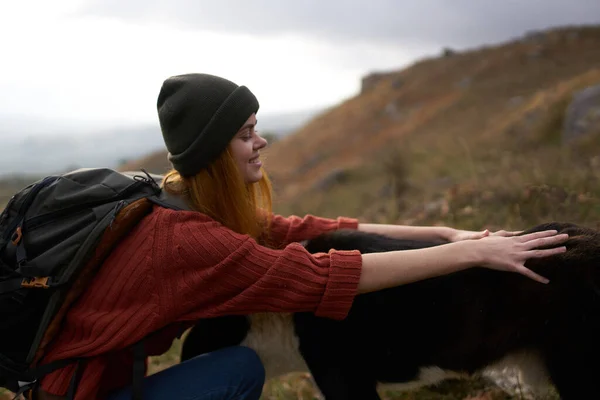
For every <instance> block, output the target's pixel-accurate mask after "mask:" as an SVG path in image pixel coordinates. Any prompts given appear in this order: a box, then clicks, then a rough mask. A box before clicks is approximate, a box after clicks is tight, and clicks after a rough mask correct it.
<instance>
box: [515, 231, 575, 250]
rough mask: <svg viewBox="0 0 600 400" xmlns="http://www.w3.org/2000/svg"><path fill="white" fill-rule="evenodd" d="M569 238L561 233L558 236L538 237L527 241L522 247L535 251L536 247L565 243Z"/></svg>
mask: <svg viewBox="0 0 600 400" xmlns="http://www.w3.org/2000/svg"><path fill="white" fill-rule="evenodd" d="M568 238H569V235H567V234H566V233H561V234H560V235H555V236H549V237H540V238H536V239H532V240H529V241H528V242H526V243H524V245H525V246H526V247H527V248H528V249H535V248H538V247H545V246H552V245H557V244H560V243H563V242H565V241H566V240H567V239H568Z"/></svg>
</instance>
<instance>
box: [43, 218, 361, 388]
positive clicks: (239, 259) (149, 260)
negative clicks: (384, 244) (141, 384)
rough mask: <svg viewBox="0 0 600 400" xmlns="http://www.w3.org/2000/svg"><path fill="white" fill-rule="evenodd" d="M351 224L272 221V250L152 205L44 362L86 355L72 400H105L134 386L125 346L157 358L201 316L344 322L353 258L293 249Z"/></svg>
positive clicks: (57, 378) (60, 378) (62, 381)
mask: <svg viewBox="0 0 600 400" xmlns="http://www.w3.org/2000/svg"><path fill="white" fill-rule="evenodd" d="M357 225H358V224H357V221H356V220H354V219H349V218H343V217H340V218H338V219H335V220H334V219H325V218H319V217H314V216H311V215H308V216H306V217H304V218H299V217H295V216H292V217H288V218H284V217H281V216H277V215H276V216H274V217H273V219H272V224H271V229H270V230H271V240H272V241H273V242H274V243H273V244H274V245H275V246H273V247H275V249H273V248H267V247H263V246H261V245H259V244H258V243H257V242H256V241H255V240H254V239H252V238H251V237H249V236H247V235H240V234H237V233H235V232H233V231H231V230H229V229H228V228H226V227H224V226H222V225H221V224H219V223H218V222H216V221H215V220H213V219H211V218H209V217H208V216H206V215H204V214H202V213H197V212H189V211H173V210H169V209H165V208H161V207H155V208H154V209H153V210H152V212H151V213H150V214H149V215H148V216H146V217H144V219H142V221H140V223H139V224H138V225H137V226H136V227H135V228H134V229H133V230H132V231H131V233H130V234H129V235H128V236H127V237H126V238H125V239H123V240H122V241H121V242H120V243H119V245H118V246H117V247H116V248H115V249H114V250H113V252H112V253H111V254H110V256H109V257H108V258H107V259H106V261H105V262H104V264H103V266H102V268H101V269H100V271H99V272H98V274H97V276H96V277H95V279H94V281H93V282H92V283H91V285H90V286H89V287H88V289H87V290H86V291H85V292H84V293H83V294H82V295H81V297H80V298H79V299H78V301H77V302H76V303H75V304H74V305H73V306H72V308H71V309H70V310H69V312H68V313H67V315H66V317H65V320H64V325H63V327H62V330H61V332H60V334H59V335H58V337H57V338H56V339H55V341H54V342H53V343H51V344H50V346H49V349H48V352H47V354H46V356H45V357H44V359H43V363H46V362H51V361H55V360H59V359H65V358H72V357H85V363H84V364H83V367H84V369H83V373H82V375H81V380H80V383H79V386H78V390H77V394H76V397H75V398H76V400H82V399H86V400H89V399H102V398H104V397H105V396H106V395H107V394H108V393H110V392H111V391H114V390H116V389H118V388H121V387H124V386H126V385H128V384H131V380H132V363H133V357H132V352H131V348H130V346H131V345H132V344H134V343H136V342H138V341H139V340H141V339H142V338H145V342H144V343H145V347H146V352H147V354H148V355H159V354H162V353H164V352H165V351H167V350H168V349H169V347H170V346H171V344H172V342H173V340H174V339H175V338H176V337H177V336H179V335H180V334H181V333H182V332H183V330H185V329H187V328H189V327H190V326H192V325H193V324H194V321H196V320H198V319H200V318H207V317H217V316H223V315H231V314H251V313H255V312H266V311H272V312H305V311H308V312H314V313H316V314H317V315H319V316H324V317H329V318H333V319H343V318H344V317H345V316H346V315H347V312H348V310H349V309H350V306H351V304H352V301H353V299H354V296H355V294H356V290H357V286H358V281H359V277H360V271H361V268H362V258H361V255H360V253H359V252H358V251H335V250H332V251H330V252H329V253H327V254H325V253H320V254H310V253H308V252H307V251H306V250H305V249H304V248H303V247H302V246H301V245H300V244H298V243H295V242H298V241H301V240H306V239H309V238H311V237H314V236H317V235H319V234H321V233H325V232H328V231H332V230H336V229H340V228H353V229H356V227H357ZM74 370H75V366H74V365H70V366H68V367H65V368H63V369H60V370H57V371H55V372H53V373H51V374H49V375H48V376H46V377H45V378H44V379H43V380H42V382H41V387H42V389H44V390H45V391H46V392H48V393H51V394H56V395H64V394H65V393H66V392H67V389H68V386H69V382H70V379H71V376H72V374H73V372H74Z"/></svg>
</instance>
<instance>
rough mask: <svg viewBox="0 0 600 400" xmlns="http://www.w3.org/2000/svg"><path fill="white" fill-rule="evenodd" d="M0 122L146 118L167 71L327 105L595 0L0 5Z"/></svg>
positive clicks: (566, 18)
mask: <svg viewBox="0 0 600 400" xmlns="http://www.w3.org/2000/svg"><path fill="white" fill-rule="evenodd" d="M0 5H1V6H0V7H1V8H0V43H1V52H0V93H1V96H0V121H9V122H8V123H12V122H14V121H17V122H15V123H19V122H18V121H22V120H23V119H27V120H28V121H31V123H32V124H34V123H35V124H38V125H40V126H41V127H42V128H44V127H47V128H48V130H50V128H51V127H54V126H60V125H61V124H62V125H69V124H93V125H96V126H106V125H120V124H127V125H131V124H143V123H155V122H156V108H155V107H156V106H155V105H156V97H157V95H158V91H159V89H160V85H161V83H162V81H163V80H164V79H165V78H167V77H168V76H171V75H175V74H181V73H187V72H207V73H213V74H217V75H221V76H223V77H225V78H228V79H230V80H233V81H235V82H236V83H238V84H245V85H247V86H248V87H249V88H250V89H251V90H252V91H253V92H254V93H255V94H256V95H257V97H258V98H259V101H260V103H261V112H262V113H277V112H284V111H292V110H303V109H307V108H314V107H320V106H328V105H333V104H336V103H338V102H340V101H342V100H344V99H346V98H348V97H350V96H353V95H354V94H356V93H357V91H358V90H359V86H360V78H361V77H362V76H363V75H365V74H367V73H368V72H370V71H373V70H386V69H390V68H393V69H396V68H399V67H401V66H405V65H407V64H410V63H412V62H414V61H415V60H416V59H419V58H421V57H423V56H430V55H437V54H439V52H440V50H441V49H442V48H443V47H445V46H449V47H454V48H457V49H464V48H470V47H474V46H479V45H482V44H487V43H495V42H499V41H504V40H508V39H510V38H514V37H518V36H521V35H522V34H523V33H524V32H526V31H528V30H535V29H544V28H547V27H549V26H556V25H567V24H598V23H600V1H598V0H518V1H515V0H502V1H499V0H495V1H492V0H471V1H467V0H362V1H359V0H304V1H303V0H254V1H250V0H233V1H228V0H153V1H152V0H53V1H50V0H38V1H28V0H0Z"/></svg>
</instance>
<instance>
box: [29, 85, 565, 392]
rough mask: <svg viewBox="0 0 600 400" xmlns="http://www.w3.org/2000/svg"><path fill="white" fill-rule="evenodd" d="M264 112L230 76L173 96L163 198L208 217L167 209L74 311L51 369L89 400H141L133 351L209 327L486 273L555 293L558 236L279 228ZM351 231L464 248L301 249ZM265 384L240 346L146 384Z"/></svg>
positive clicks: (145, 224)
mask: <svg viewBox="0 0 600 400" xmlns="http://www.w3.org/2000/svg"><path fill="white" fill-rule="evenodd" d="M258 108H259V105H258V101H257V100H256V98H255V97H254V95H253V94H252V93H251V92H250V90H248V89H247V88H246V87H244V86H238V85H236V84H234V83H233V82H230V81H228V80H226V79H223V78H220V77H216V76H211V75H206V74H189V75H182V76H175V77H171V78H169V79H167V80H166V81H165V82H164V83H163V86H162V88H161V91H160V94H159V96H158V116H159V121H160V126H161V130H162V133H163V137H164V141H165V144H166V147H167V149H168V151H169V160H170V161H171V163H172V164H173V167H174V170H173V171H172V172H170V173H169V174H167V175H166V176H165V180H164V182H163V186H164V188H165V189H166V190H167V191H169V192H170V193H173V194H176V195H179V196H182V197H183V198H184V199H185V200H186V201H187V202H188V204H189V205H190V206H191V207H192V208H193V209H194V210H196V211H194V212H189V211H173V210H168V209H164V208H161V207H155V208H154V209H153V211H152V212H151V213H150V215H148V216H147V217H146V218H145V219H144V220H142V221H141V222H140V223H139V225H137V226H136V227H135V228H134V230H133V231H132V232H131V234H130V235H129V236H128V237H127V238H125V239H124V240H123V241H122V242H121V243H120V244H119V246H118V247H117V248H116V249H115V250H114V251H113V253H112V254H111V255H110V257H109V258H108V259H107V260H106V261H105V263H104V265H103V267H102V268H101V270H100V272H99V273H98V275H97V277H96V278H95V280H94V282H93V283H92V284H91V286H90V287H89V289H88V290H87V291H86V292H85V293H84V294H83V295H82V297H81V298H80V300H79V301H78V302H77V303H76V304H75V305H74V306H73V307H72V309H71V310H70V311H69V313H68V315H67V317H66V319H65V324H64V327H63V330H62V332H61V334H60V335H59V336H58V338H57V339H56V340H55V342H54V343H53V344H52V345H51V348H50V349H49V351H48V353H47V356H46V358H45V360H44V361H45V362H51V361H54V360H59V359H63V358H70V357H85V360H86V361H85V363H84V364H83V372H82V374H81V380H80V383H79V386H78V390H77V395H76V399H78V400H80V399H95V398H98V399H104V398H108V399H126V398H129V396H130V393H131V392H130V383H131V378H132V377H131V365H132V353H131V351H130V346H131V345H132V344H134V343H136V342H138V341H139V340H140V339H142V338H145V346H146V352H147V353H148V354H149V355H158V354H162V353H163V352H165V351H166V350H167V349H168V348H169V347H170V345H171V343H172V341H173V340H174V339H175V338H176V337H177V336H178V335H180V334H181V332H183V330H185V329H186V328H188V327H190V326H192V325H193V324H194V321H196V320H198V319H200V318H207V317H216V316H221V315H228V314H249V313H254V312H265V311H273V312H302V311H310V312H314V313H316V314H318V315H320V316H324V317H329V318H334V319H343V318H344V317H345V316H346V314H347V312H348V310H349V308H350V306H351V304H352V301H353V299H354V296H355V295H356V294H358V293H366V292H370V291H374V290H378V289H383V288H387V287H391V286H396V285H402V284H406V283H409V282H414V281H417V280H420V279H425V278H429V277H433V276H438V275H442V274H447V273H451V272H454V271H458V270H462V269H465V268H470V267H474V266H481V267H487V268H492V269H497V270H502V271H509V272H517V273H521V274H523V275H525V276H527V277H529V278H532V279H535V280H537V281H540V282H547V280H545V279H544V278H543V277H541V276H539V275H537V274H535V273H534V272H532V271H530V270H528V269H527V268H525V267H524V262H525V260H527V259H528V258H532V257H545V256H549V255H552V254H557V253H561V252H563V251H565V248H564V247H558V248H553V249H546V250H534V248H536V247H539V246H556V245H558V244H560V243H561V242H563V241H564V240H566V235H557V233H556V232H555V231H547V232H540V233H535V234H531V235H526V236H514V234H513V233H511V232H503V231H501V232H497V233H496V234H490V233H489V232H487V231H484V232H470V231H461V230H455V229H452V228H447V227H408V226H394V225H377V224H363V223H359V222H358V221H357V220H355V219H351V218H344V217H340V218H338V219H336V220H332V219H325V218H318V217H314V216H310V215H309V216H306V217H305V218H302V219H301V218H298V217H289V218H284V217H281V216H277V215H273V214H272V213H271V188H270V184H269V180H268V178H267V176H266V174H265V172H264V170H263V168H262V164H261V161H260V151H261V150H262V149H263V148H264V147H265V146H266V145H267V142H266V141H265V140H264V139H263V138H262V137H261V136H260V135H259V134H258V132H257V131H256V113H257V111H258ZM339 228H352V229H359V230H364V231H369V232H377V233H383V234H387V235H391V236H396V237H404V238H416V239H443V240H447V241H449V242H451V243H448V244H444V245H442V246H439V247H434V248H428V249H422V250H410V251H403V252H388V253H374V254H364V255H363V254H360V253H359V252H358V251H331V252H329V253H328V254H315V255H313V254H309V253H308V252H307V251H306V250H305V249H304V248H303V247H302V246H301V245H299V244H298V243H297V242H298V241H301V240H305V239H309V238H311V237H314V236H316V235H319V234H321V233H324V232H327V231H331V230H335V229H339ZM470 239H479V240H470ZM74 368H75V367H74V366H69V367H66V368H63V369H62V370H59V371H56V372H54V373H52V374H50V375H49V376H47V377H45V378H44V379H43V380H42V382H41V390H40V392H39V393H40V396H39V398H41V399H55V398H61V396H64V395H65V393H66V392H67V389H68V385H69V382H70V379H71V376H72V375H73V372H74ZM263 382H264V371H263V369H262V365H261V363H260V360H259V359H258V357H257V356H256V354H255V353H254V352H253V351H251V350H249V349H247V348H244V347H233V348H228V349H225V350H221V351H217V352H214V353H211V354H208V355H205V356H201V357H197V358H195V359H192V360H189V361H187V362H185V363H181V364H179V365H176V366H174V367H172V368H169V369H167V370H165V371H163V372H160V373H157V374H155V375H152V376H150V377H147V378H145V381H144V385H145V387H144V393H145V396H146V398H147V399H150V400H151V399H167V398H168V399H179V398H192V397H189V396H193V398H194V399H209V398H210V399H233V398H235V399H257V398H259V396H260V393H261V390H262V385H263Z"/></svg>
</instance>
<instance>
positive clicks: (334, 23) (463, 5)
mask: <svg viewBox="0 0 600 400" xmlns="http://www.w3.org/2000/svg"><path fill="white" fill-rule="evenodd" d="M79 12H81V13H83V14H86V15H95V16H104V17H116V18H122V19H126V20H135V21H153V22H156V21H160V22H162V23H165V24H170V25H173V26H178V27H180V28H186V29H194V30H203V31H215V32H227V33H240V34H246V35H256V36H265V35H266V36H273V35H300V36H310V37H312V38H316V39H319V40H325V41H333V42H353V43H356V42H366V43H380V44H388V45H389V44H398V43H414V44H433V43H435V44H437V45H438V46H443V45H449V46H456V47H465V46H473V45H477V44H480V43H483V42H490V41H499V40H504V39H507V38H510V37H515V36H519V35H521V34H522V33H524V32H525V31H528V30H533V29H545V28H547V27H550V26H556V25H580V24H595V23H599V22H600V2H598V1H597V0H568V1H567V0H505V1H497V0H453V1H448V0H411V1H399V0H369V1H365V0H327V1H322V0H304V1H300V0H298V1H280V0H254V1H247V0H229V1H214V0H162V1H152V2H148V1H145V0H130V1H127V2H123V1H121V0H92V1H88V2H87V3H86V4H84V5H83V7H82V8H81V9H80V11H79Z"/></svg>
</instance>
